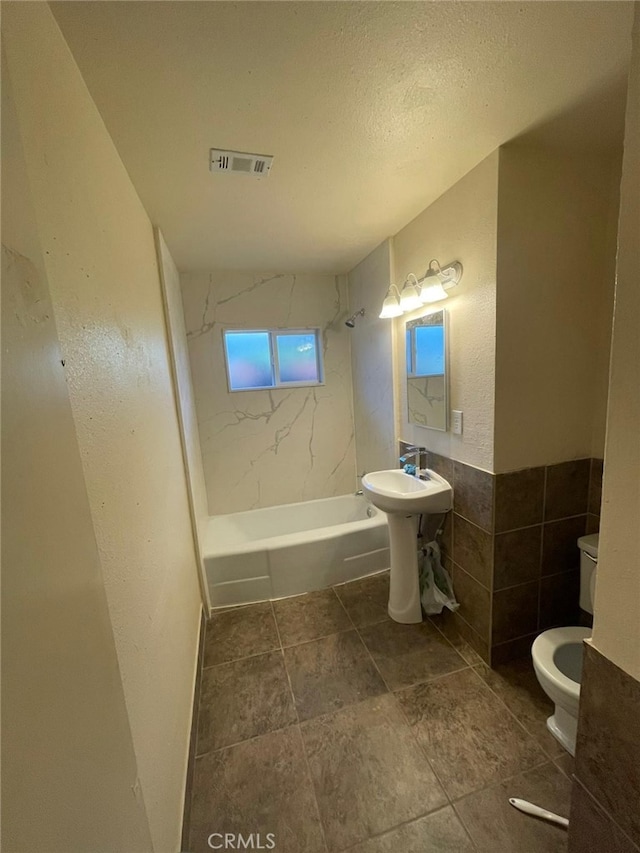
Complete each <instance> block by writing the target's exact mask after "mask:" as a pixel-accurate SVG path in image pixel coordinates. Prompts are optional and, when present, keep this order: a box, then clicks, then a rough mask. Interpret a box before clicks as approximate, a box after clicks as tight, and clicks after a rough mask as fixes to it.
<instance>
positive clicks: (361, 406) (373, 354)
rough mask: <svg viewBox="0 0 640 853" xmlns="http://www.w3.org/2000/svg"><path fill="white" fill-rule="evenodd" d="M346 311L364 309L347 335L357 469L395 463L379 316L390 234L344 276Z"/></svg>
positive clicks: (386, 336)
mask: <svg viewBox="0 0 640 853" xmlns="http://www.w3.org/2000/svg"><path fill="white" fill-rule="evenodd" d="M348 283H349V311H350V313H354V312H355V311H359V310H360V309H361V308H364V309H365V312H366V313H365V315H364V317H358V318H357V319H356V325H355V328H354V329H352V330H351V332H350V338H351V373H352V376H353V410H354V421H355V436H356V467H357V470H358V474H359V475H362V474H363V473H364V472H367V471H380V470H384V469H385V468H394V467H395V466H396V464H397V457H398V453H397V450H396V444H395V420H394V402H393V392H394V387H393V379H394V367H393V358H394V353H393V341H392V324H391V323H390V322H389V321H388V320H381V319H380V318H379V317H378V314H379V313H380V308H381V306H382V300H383V299H384V296H385V293H386V292H387V289H388V287H389V284H390V283H391V240H385V242H384V243H381V244H380V245H379V246H378V247H377V249H374V251H373V252H371V253H370V254H369V255H368V256H367V257H366V258H365V259H364V260H363V261H361V263H359V264H358V266H357V267H355V269H353V270H351V272H350V273H349V276H348Z"/></svg>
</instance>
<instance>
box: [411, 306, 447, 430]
mask: <svg viewBox="0 0 640 853" xmlns="http://www.w3.org/2000/svg"><path fill="white" fill-rule="evenodd" d="M446 319H447V317H446V313H445V310H444V308H443V309H441V310H440V311H435V312H434V313H433V314H427V315H426V317H420V318H419V319H417V320H410V321H409V322H408V323H407V333H406V334H407V408H408V410H409V411H408V415H409V423H412V424H416V425H417V426H421V427H427V428H428V429H439V430H443V431H445V430H446V429H447V411H448V403H447V328H446V326H447V324H446Z"/></svg>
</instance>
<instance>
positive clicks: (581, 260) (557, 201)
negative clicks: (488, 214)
mask: <svg viewBox="0 0 640 853" xmlns="http://www.w3.org/2000/svg"><path fill="white" fill-rule="evenodd" d="M619 170H620V164H619V159H618V157H617V156H615V155H609V156H608V157H605V156H592V155H588V154H586V153H581V152H571V153H570V152H563V151H559V150H554V149H549V148H527V147H526V146H525V145H521V144H512V145H506V146H503V148H501V149H500V180H499V190H498V194H499V195H498V290H497V303H496V386H495V439H494V443H495V454H494V468H493V470H494V471H495V472H497V473H501V472H504V471H514V470H517V469H520V468H526V467H535V466H539V465H549V464H552V463H557V462H563V461H565V460H569V459H580V458H585V457H590V456H592V455H595V456H600V457H601V456H602V454H603V450H604V446H603V440H604V418H605V411H606V401H607V370H608V362H609V343H610V330H611V318H612V315H613V286H614V269H615V227H613V228H612V227H611V225H612V223H615V219H616V216H617V208H618V205H617V183H618V180H619Z"/></svg>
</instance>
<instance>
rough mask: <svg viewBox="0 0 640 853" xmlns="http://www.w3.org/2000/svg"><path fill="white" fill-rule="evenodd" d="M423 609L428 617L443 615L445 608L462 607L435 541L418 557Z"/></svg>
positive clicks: (424, 548)
mask: <svg viewBox="0 0 640 853" xmlns="http://www.w3.org/2000/svg"><path fill="white" fill-rule="evenodd" d="M418 558H419V565H420V589H421V596H420V600H421V601H422V607H423V608H424V612H425V613H427V614H428V615H434V614H436V613H442V608H443V607H448V608H449V610H457V609H458V607H460V605H459V604H458V602H457V601H456V598H455V595H454V593H453V584H452V583H451V578H450V576H449V572H448V571H447V570H446V569H445V567H444V566H443V565H442V561H441V559H440V546H439V545H438V543H437V542H436V541H435V540H434V541H433V542H429V544H428V545H425V546H424V547H423V548H422V550H421V552H420V554H419V555H418Z"/></svg>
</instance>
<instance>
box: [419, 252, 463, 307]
mask: <svg viewBox="0 0 640 853" xmlns="http://www.w3.org/2000/svg"><path fill="white" fill-rule="evenodd" d="M461 277H462V264H461V263H460V261H453V263H451V264H449V266H447V267H445V268H444V269H442V267H441V266H440V264H439V263H438V261H436V260H435V258H434V259H433V260H432V261H429V266H428V267H427V271H426V273H425V274H424V278H423V279H422V280H421V290H420V301H421V303H422V304H423V305H424V304H426V303H427V302H438V301H439V300H440V299H446V298H447V296H448V295H449V294H448V293H447V290H451V288H452V287H455V286H456V284H457V283H458V282H459V281H460V279H461Z"/></svg>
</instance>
